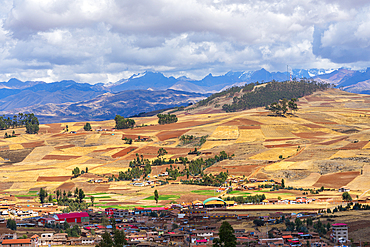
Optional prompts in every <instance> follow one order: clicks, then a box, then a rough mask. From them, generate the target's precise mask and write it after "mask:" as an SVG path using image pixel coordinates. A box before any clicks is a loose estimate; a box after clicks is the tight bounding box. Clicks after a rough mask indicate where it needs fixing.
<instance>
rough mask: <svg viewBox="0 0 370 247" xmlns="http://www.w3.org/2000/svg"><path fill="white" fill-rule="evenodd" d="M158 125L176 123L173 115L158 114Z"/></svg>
mask: <svg viewBox="0 0 370 247" xmlns="http://www.w3.org/2000/svg"><path fill="white" fill-rule="evenodd" d="M157 117H158V123H159V124H169V123H176V122H177V120H178V119H177V117H176V115H174V114H169V113H168V114H158V115H157Z"/></svg>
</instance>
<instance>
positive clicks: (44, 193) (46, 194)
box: [39, 188, 48, 203]
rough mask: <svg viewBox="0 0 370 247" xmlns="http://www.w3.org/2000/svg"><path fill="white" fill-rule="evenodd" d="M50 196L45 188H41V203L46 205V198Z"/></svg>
mask: <svg viewBox="0 0 370 247" xmlns="http://www.w3.org/2000/svg"><path fill="white" fill-rule="evenodd" d="M47 196H48V193H47V192H46V190H44V189H43V188H40V191H39V198H40V202H41V203H44V202H45V198H46V197H47Z"/></svg>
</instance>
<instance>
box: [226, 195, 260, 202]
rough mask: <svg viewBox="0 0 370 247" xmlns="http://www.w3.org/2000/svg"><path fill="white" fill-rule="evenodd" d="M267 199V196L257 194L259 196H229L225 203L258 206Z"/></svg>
mask: <svg viewBox="0 0 370 247" xmlns="http://www.w3.org/2000/svg"><path fill="white" fill-rule="evenodd" d="M265 199H266V196H265V194H262V195H261V194H257V195H253V196H252V195H250V196H245V197H244V196H232V197H230V196H228V197H226V198H224V200H225V201H235V202H237V203H239V204H241V203H254V204H258V203H260V202H262V201H263V200H265Z"/></svg>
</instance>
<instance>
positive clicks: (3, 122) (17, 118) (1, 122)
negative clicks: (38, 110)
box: [0, 113, 37, 130]
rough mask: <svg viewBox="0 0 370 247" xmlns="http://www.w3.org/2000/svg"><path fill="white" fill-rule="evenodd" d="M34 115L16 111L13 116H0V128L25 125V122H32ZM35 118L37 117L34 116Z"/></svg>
mask: <svg viewBox="0 0 370 247" xmlns="http://www.w3.org/2000/svg"><path fill="white" fill-rule="evenodd" d="M33 118H35V115H34V114H33V113H29V114H27V113H18V114H16V115H14V116H13V117H9V116H8V117H6V116H5V115H3V116H0V129H2V130H5V129H9V128H13V129H14V128H18V127H25V126H26V124H27V123H30V122H32V120H33ZM36 119H37V118H36Z"/></svg>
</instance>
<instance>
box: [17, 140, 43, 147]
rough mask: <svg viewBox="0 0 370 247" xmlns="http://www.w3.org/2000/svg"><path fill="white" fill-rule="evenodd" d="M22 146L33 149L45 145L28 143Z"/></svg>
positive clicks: (40, 142)
mask: <svg viewBox="0 0 370 247" xmlns="http://www.w3.org/2000/svg"><path fill="white" fill-rule="evenodd" d="M22 146H23V147H24V148H35V147H41V146H45V143H44V141H39V142H29V143H22Z"/></svg>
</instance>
